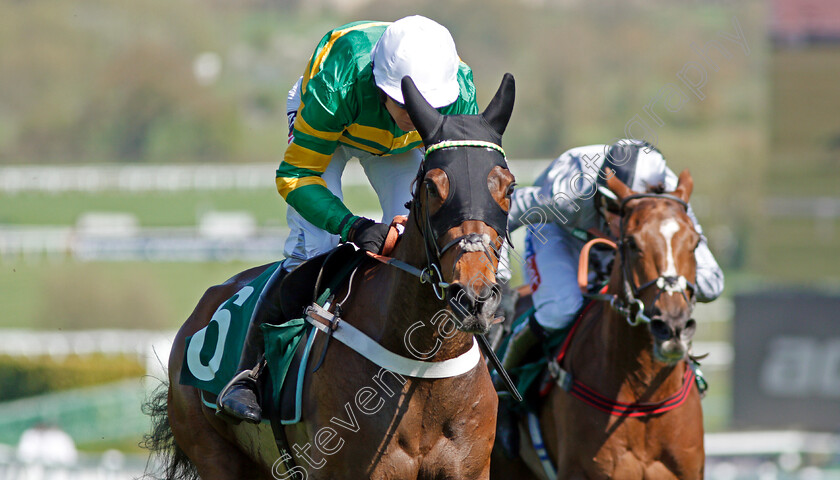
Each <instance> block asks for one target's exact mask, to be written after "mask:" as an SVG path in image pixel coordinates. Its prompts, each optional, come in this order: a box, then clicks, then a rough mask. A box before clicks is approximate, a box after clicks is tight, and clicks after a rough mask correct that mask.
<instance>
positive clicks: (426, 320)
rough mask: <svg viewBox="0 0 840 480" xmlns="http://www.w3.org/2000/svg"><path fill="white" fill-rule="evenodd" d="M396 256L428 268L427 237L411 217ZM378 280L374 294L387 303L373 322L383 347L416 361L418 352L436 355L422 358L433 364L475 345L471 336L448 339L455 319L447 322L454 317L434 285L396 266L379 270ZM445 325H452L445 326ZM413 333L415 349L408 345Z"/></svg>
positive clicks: (462, 334) (412, 339)
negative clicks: (447, 333)
mask: <svg viewBox="0 0 840 480" xmlns="http://www.w3.org/2000/svg"><path fill="white" fill-rule="evenodd" d="M392 257H393V258H395V259H397V260H400V261H403V262H405V263H407V264H409V265H412V266H414V267H417V268H420V269H422V268H424V267H426V265H427V259H426V251H425V246H424V240H423V235H422V233H421V232H420V230H419V228H417V225H416V223H415V221H414V219H413V218H412V217H411V216H409V218H408V221H407V222H406V228H405V232H404V233H403V234H402V235H401V237H400V241H399V242H398V243H397V246H396V247H395V248H394V251H393V252H392ZM377 277H378V278H377V279H376V280H375V281H374V282H371V283H370V285H371V288H372V290H371V291H370V294H371V295H372V296H373V298H379V299H383V300H384V301H381V302H379V307H378V308H376V311H377V312H378V315H376V317H378V319H377V320H376V321H374V322H373V323H374V324H375V328H376V329H377V330H378V331H379V332H380V335H379V338H377V340H378V341H379V342H380V343H381V344H382V346H384V347H385V348H387V349H389V350H391V351H393V352H394V353H399V354H402V355H405V356H408V357H413V358H416V357H417V354H416V352H432V351H434V352H436V353H434V355H432V356H430V357H425V356H424V357H423V358H422V359H423V360H429V361H443V360H447V359H449V358H453V357H456V356H458V355H460V354H462V353H464V352H466V351H467V350H468V349H469V348H470V347H471V346H472V342H473V340H472V335H471V334H467V333H464V332H461V331H457V332H456V333H455V334H454V335H452V334H450V337H449V338H445V337H444V335H443V334H442V333H441V332H442V331H443V332H449V331H451V327H452V324H451V323H450V322H451V320H449V321H447V320H446V319H447V318H452V317H451V314H447V313H445V308H446V303H445V302H444V301H442V300H439V299H438V298H437V297H436V296H435V295H434V291H433V290H432V287H431V285H429V284H427V283H420V279H419V278H417V277H415V276H414V275H411V274H409V273H407V272H404V271H402V270H400V269H398V268H394V267H383V268H381V269H379V275H377ZM418 322H420V325H418ZM444 323H448V324H447V325H444V326H443V327H441V325H442V324H444ZM409 330H410V342H411V347H412V348H411V349H409V347H408V346H407V344H406V343H407V341H408V340H407V338H406V332H409Z"/></svg>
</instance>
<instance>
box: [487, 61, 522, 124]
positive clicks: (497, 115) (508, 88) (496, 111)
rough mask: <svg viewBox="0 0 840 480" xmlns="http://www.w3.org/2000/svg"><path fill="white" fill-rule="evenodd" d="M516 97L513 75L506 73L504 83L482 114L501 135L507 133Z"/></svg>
mask: <svg viewBox="0 0 840 480" xmlns="http://www.w3.org/2000/svg"><path fill="white" fill-rule="evenodd" d="M515 97H516V84H515V82H514V80H513V75H511V74H509V73H506V74H505V76H504V77H503V78H502V84H501V85H499V89H498V90H497V91H496V95H494V96H493V100H490V104H489V105H487V108H485V109H484V112H483V113H482V114H481V116H482V117H484V119H485V120H487V123H489V124H490V126H491V127H493V130H495V131H496V132H497V133H498V134H499V135H502V134H504V133H505V129H506V128H507V124H508V121H509V120H510V114H511V113H512V112H513V101H514V99H515Z"/></svg>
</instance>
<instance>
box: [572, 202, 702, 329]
mask: <svg viewBox="0 0 840 480" xmlns="http://www.w3.org/2000/svg"><path fill="white" fill-rule="evenodd" d="M639 198H656V199H662V200H671V201H674V202H677V203H679V204H680V205H681V206H682V207H683V208H684V209H685V210H686V212H687V211H688V203H686V202H685V201H684V200H683V199H681V198H679V197H677V196H674V195H669V194H667V193H637V194H634V195H629V196H627V197H624V199H623V200H622V201H621V206H620V209H619V212H620V217H621V227H620V231H621V238H620V240H619V241H618V245H617V247H618V250H619V251H620V252H621V259H622V262H621V279H622V289H623V292H622V293H623V295H622V297H619V296H618V295H614V294H594V295H588V297H589V298H593V299H596V300H604V301H608V302H609V304H610V306H611V307H612V308H613V309H614V310H615V311H617V312H618V313H620V314H621V315H623V316H624V317H625V318H626V319H627V323H629V324H630V325H632V326H636V325H639V324H640V323H650V322H651V320H652V319H651V316H652V315H653V311H652V308H653V306H654V305H656V302H657V301H659V297H660V296H661V295H662V292H670V293H674V292H680V293H681V294H682V296H683V298H684V299H685V302H686V304H687V305H690V306H693V305H694V299H695V297H694V293H695V292H696V291H697V286H696V285H695V284H693V283H691V282H689V281H688V280H687V279H686V278H685V277H684V276H682V275H680V276H677V277H674V276H665V275H660V276H658V277H656V278H654V279H653V280H650V281H648V282H645V283H643V284H642V285H639V286H636V285H635V284H634V283H633V280H632V279H633V277H632V275H631V272H630V270H629V268H630V264H629V262H628V261H627V259H628V258H630V257H629V253H630V252H629V248H630V247H629V242H628V241H627V237H626V236H625V231H624V218H625V217H624V213H625V206H626V205H627V202H629V201H630V200H636V199H639ZM649 287H656V289H657V291H656V295H655V296H654V298H653V302H651V305H650V307H645V304H644V302H642V300H641V299H640V298H639V294H640V293H641V292H642V290H644V289H646V288H649Z"/></svg>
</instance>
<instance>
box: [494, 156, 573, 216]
mask: <svg viewBox="0 0 840 480" xmlns="http://www.w3.org/2000/svg"><path fill="white" fill-rule="evenodd" d="M573 153H574V154H576V150H570V151H567V152H565V153H563V154H562V155H561V156H560V157H558V158H557V159H555V160H554V161H553V162H551V165H549V166H548V168H547V169H546V170H545V171H544V172H543V173H542V174H541V175H540V176H539V178H537V180H536V181H535V182H534V186H531V187H520V188H517V189H516V190H514V192H513V196H512V197H511V204H510V213H509V214H508V227H509V228H510V231H511V232H513V231H514V230H516V229H517V228H519V227H521V226H523V225H529V226H531V225H538V224H541V223H558V224H560V225H573V224H575V219H576V218H577V215H578V212H579V211H580V210H581V208H580V207H581V205H580V203H581V201H580V200H579V199H576V198H574V196H573V195H571V194H570V193H569V179H570V178H571V177H573V176H574V175H575V173H576V171H575V170H574V169H571V168H569V167H570V162H569V159H570V158H571V156H572V154H573Z"/></svg>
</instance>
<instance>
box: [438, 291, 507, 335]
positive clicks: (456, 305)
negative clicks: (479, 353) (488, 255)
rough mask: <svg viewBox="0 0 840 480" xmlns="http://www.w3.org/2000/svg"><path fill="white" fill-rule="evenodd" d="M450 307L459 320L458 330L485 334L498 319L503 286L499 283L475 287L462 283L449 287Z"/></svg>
mask: <svg viewBox="0 0 840 480" xmlns="http://www.w3.org/2000/svg"><path fill="white" fill-rule="evenodd" d="M447 298H448V303H449V308H451V309H452V313H453V314H454V315H455V319H456V320H457V322H458V330H461V331H462V332H467V333H477V334H481V335H483V334H485V333H487V332H488V331H490V326H491V325H493V323H495V321H496V312H497V311H498V309H499V305H501V302H502V288H501V287H500V286H499V285H498V284H497V283H493V284H492V285H487V284H485V285H482V287H481V290H480V291H479V292H476V291H475V289H474V288H471V287H470V286H467V285H463V284H461V283H452V284H450V285H449V287H447Z"/></svg>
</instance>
